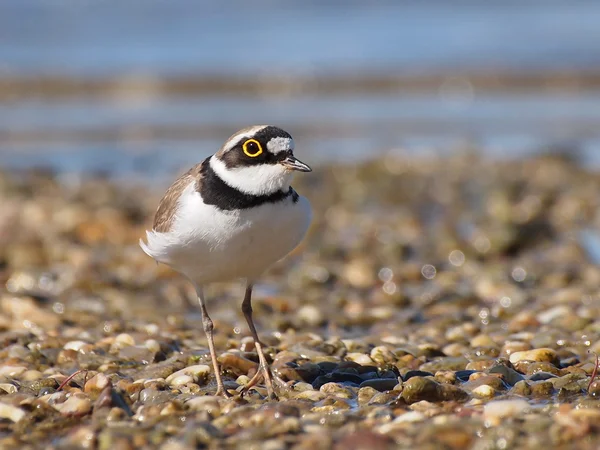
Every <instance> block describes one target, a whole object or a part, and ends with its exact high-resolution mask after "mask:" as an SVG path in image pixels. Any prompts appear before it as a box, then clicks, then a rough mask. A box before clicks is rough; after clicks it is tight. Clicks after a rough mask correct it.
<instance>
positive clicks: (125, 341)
mask: <svg viewBox="0 0 600 450" xmlns="http://www.w3.org/2000/svg"><path fill="white" fill-rule="evenodd" d="M115 342H117V343H119V344H121V345H123V346H127V345H135V339H133V336H131V335H130V334H127V333H121V334H119V335H118V336H117V337H116V338H115Z"/></svg>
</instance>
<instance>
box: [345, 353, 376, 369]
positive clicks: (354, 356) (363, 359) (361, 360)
mask: <svg viewBox="0 0 600 450" xmlns="http://www.w3.org/2000/svg"><path fill="white" fill-rule="evenodd" d="M346 358H347V359H348V360H350V361H352V362H355V363H357V364H361V365H363V366H370V365H373V364H374V362H373V360H372V359H371V357H370V356H369V355H365V354H364V353H348V354H347V355H346Z"/></svg>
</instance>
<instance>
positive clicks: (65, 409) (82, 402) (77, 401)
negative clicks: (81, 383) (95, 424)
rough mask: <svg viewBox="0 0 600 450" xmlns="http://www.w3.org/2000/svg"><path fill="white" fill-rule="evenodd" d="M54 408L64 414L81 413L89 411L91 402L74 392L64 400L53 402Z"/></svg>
mask: <svg viewBox="0 0 600 450" xmlns="http://www.w3.org/2000/svg"><path fill="white" fill-rule="evenodd" d="M54 408H56V409H57V410H58V411H59V412H60V413H61V414H64V415H83V414H87V413H88V412H90V410H91V409H92V402H91V401H90V399H89V398H87V397H86V396H84V395H82V394H75V395H72V396H71V397H69V398H67V400H66V401H65V402H63V403H58V404H55V405H54Z"/></svg>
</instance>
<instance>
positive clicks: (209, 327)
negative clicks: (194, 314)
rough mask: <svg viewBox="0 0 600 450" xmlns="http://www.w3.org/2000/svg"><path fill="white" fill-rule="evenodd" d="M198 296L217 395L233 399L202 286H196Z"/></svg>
mask: <svg viewBox="0 0 600 450" xmlns="http://www.w3.org/2000/svg"><path fill="white" fill-rule="evenodd" d="M196 294H197V295H198V303H200V313H201V314H202V326H203V328H204V333H205V334H206V340H207V341H208V350H209V351H210V359H211V360H212V364H213V369H214V371H215V378H216V380H217V393H216V394H215V395H222V396H223V397H231V395H230V394H229V393H228V392H227V391H226V390H225V386H224V385H223V380H222V379H221V371H220V369H219V363H218V361H217V352H216V351H215V341H214V339H213V327H214V326H213V321H212V319H211V318H210V317H209V315H208V311H206V304H205V301H204V291H203V290H202V286H196Z"/></svg>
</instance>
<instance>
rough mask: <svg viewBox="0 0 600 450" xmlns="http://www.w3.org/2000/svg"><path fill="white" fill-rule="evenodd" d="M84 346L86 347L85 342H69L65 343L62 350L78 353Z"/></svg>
mask: <svg viewBox="0 0 600 450" xmlns="http://www.w3.org/2000/svg"><path fill="white" fill-rule="evenodd" d="M84 345H87V342H84V341H70V342H67V343H66V344H65V346H64V347H63V348H64V349H65V350H75V351H76V352H78V351H79V350H81V347H83V346H84Z"/></svg>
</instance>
